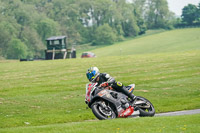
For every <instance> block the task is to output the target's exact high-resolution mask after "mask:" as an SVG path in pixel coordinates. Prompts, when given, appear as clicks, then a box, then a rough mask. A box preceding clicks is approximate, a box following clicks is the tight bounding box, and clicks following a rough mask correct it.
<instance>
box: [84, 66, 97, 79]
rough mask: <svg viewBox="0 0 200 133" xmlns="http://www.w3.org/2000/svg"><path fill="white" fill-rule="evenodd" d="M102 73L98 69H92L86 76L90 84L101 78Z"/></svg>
mask: <svg viewBox="0 0 200 133" xmlns="http://www.w3.org/2000/svg"><path fill="white" fill-rule="evenodd" d="M99 74H100V72H99V69H98V68H97V67H90V68H89V69H88V70H87V72H86V76H87V78H88V80H89V81H90V82H94V81H95V79H96V78H97V77H98V76H99Z"/></svg>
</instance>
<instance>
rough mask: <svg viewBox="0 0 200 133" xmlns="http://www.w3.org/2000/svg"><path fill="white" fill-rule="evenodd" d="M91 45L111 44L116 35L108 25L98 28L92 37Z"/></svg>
mask: <svg viewBox="0 0 200 133" xmlns="http://www.w3.org/2000/svg"><path fill="white" fill-rule="evenodd" d="M94 38H95V39H94V40H93V45H102V44H113V43H114V42H115V41H116V40H117V35H116V34H115V32H114V31H113V30H112V28H111V27H110V26H109V25H108V24H104V25H102V26H99V27H98V28H97V29H96V32H95V35H94Z"/></svg>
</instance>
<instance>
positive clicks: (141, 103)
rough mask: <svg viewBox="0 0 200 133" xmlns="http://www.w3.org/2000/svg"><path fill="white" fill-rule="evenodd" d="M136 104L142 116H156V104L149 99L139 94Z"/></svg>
mask: <svg viewBox="0 0 200 133" xmlns="http://www.w3.org/2000/svg"><path fill="white" fill-rule="evenodd" d="M135 104H136V107H137V108H138V109H139V111H140V116H154V115H155V109H154V106H153V104H152V103H151V102H150V101H149V100H148V99H146V98H144V97H140V96H137V98H136V102H135Z"/></svg>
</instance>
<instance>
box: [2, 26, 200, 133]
mask: <svg viewBox="0 0 200 133" xmlns="http://www.w3.org/2000/svg"><path fill="white" fill-rule="evenodd" d="M180 31H181V32H180ZM179 34H180V35H179ZM185 34H187V35H191V36H189V37H186V35H185ZM170 35H172V36H171V38H172V39H171V40H173V41H171V43H172V44H170V42H168V43H167V40H166V39H165V38H164V36H167V37H168V40H170V39H169V38H170ZM184 35H185V36H184ZM199 35H200V29H199V28H197V29H184V30H183V29H182V30H173V31H167V32H162V33H158V34H153V35H149V36H144V37H141V38H136V39H133V40H129V41H125V42H124V44H123V43H118V44H115V45H111V46H109V48H99V49H96V50H94V51H96V52H97V53H98V52H99V53H100V52H102V49H106V50H107V51H106V50H105V51H103V54H101V55H97V56H98V58H91V59H80V58H79V59H67V60H54V61H33V62H18V61H0V132H90V131H94V132H100V131H102V132H106V131H107V129H109V130H111V132H133V131H135V132H163V131H164V132H165V131H166V132H171V131H174V132H185V131H189V132H195V131H199V127H198V126H199V124H200V120H199V119H197V118H199V115H189V116H177V117H154V118H136V119H116V120H111V121H95V122H90V121H85V120H91V119H95V117H94V115H93V114H92V111H91V110H90V109H88V110H87V109H86V105H85V103H84V98H85V84H86V83H87V82H88V81H87V79H86V76H85V72H86V69H87V68H89V67H90V66H98V67H99V68H100V70H101V72H107V73H109V74H110V75H111V76H113V77H114V78H115V79H116V80H118V81H121V82H122V83H124V84H125V85H128V84H131V83H135V84H136V89H135V92H134V94H135V95H138V96H144V97H146V98H147V99H149V100H150V101H151V102H152V103H153V104H154V106H155V109H156V112H157V113H159V112H168V111H177V110H188V109H197V108H200V82H199V81H200V38H199ZM161 36H162V37H161ZM176 36H177V37H176ZM181 36H183V37H181ZM155 38H159V39H160V41H158V42H165V45H169V46H171V48H169V47H168V48H169V49H171V50H169V51H168V50H164V48H165V45H164V44H163V43H158V42H156V41H155ZM176 38H177V39H176ZM178 38H179V39H178ZM162 39H163V40H162ZM175 40H177V42H176V43H174V41H175ZM142 41H143V43H142ZM146 43H148V44H149V45H152V46H153V47H154V48H152V51H151V50H149V48H150V46H149V47H147V45H146V46H144V44H146ZM132 44H133V47H132ZM156 44H157V45H158V47H156ZM161 44H162V45H163V50H162V48H161V46H160V45H161ZM121 45H124V47H123V51H126V50H125V49H127V51H132V50H133V51H137V49H138V54H136V53H137V52H136V53H135V52H128V53H127V54H124V52H123V53H122V54H121V56H117V53H115V52H113V53H112V52H110V51H112V49H113V50H115V49H118V46H121ZM139 45H141V46H139ZM176 45H177V46H176ZM128 48H130V49H128ZM146 48H147V49H146ZM156 48H157V50H156ZM142 49H143V52H142ZM172 49H173V50H172ZM139 51H140V52H139ZM145 51H146V52H145ZM109 53H110V54H109ZM131 53H132V54H131ZM107 55H109V56H107ZM101 56H102V57H101ZM105 56H107V57H106V58H105ZM177 121H178V122H177ZM143 123H144V125H146V127H148V128H144V127H143V126H142V124H143ZM149 123H151V124H150V125H149ZM162 123H163V124H162ZM184 123H185V125H186V126H184ZM120 124H121V125H120ZM98 125H100V126H98ZM118 125H120V126H118ZM91 126H94V127H96V129H95V128H94V129H93V128H92V129H90V127H91ZM164 127H166V128H164ZM194 127H197V128H194ZM185 128H186V129H185ZM197 129H198V130H197ZM107 132H108V131H107Z"/></svg>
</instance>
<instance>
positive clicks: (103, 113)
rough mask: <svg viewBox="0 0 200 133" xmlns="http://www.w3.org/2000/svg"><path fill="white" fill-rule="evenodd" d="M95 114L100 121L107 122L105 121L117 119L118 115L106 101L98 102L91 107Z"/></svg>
mask: <svg viewBox="0 0 200 133" xmlns="http://www.w3.org/2000/svg"><path fill="white" fill-rule="evenodd" d="M91 108H92V112H93V114H94V115H95V116H96V117H97V118H98V119H99V120H105V119H114V118H116V114H115V112H114V109H113V107H112V106H110V104H109V103H108V102H105V101H97V102H94V103H93V104H92V106H91Z"/></svg>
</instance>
